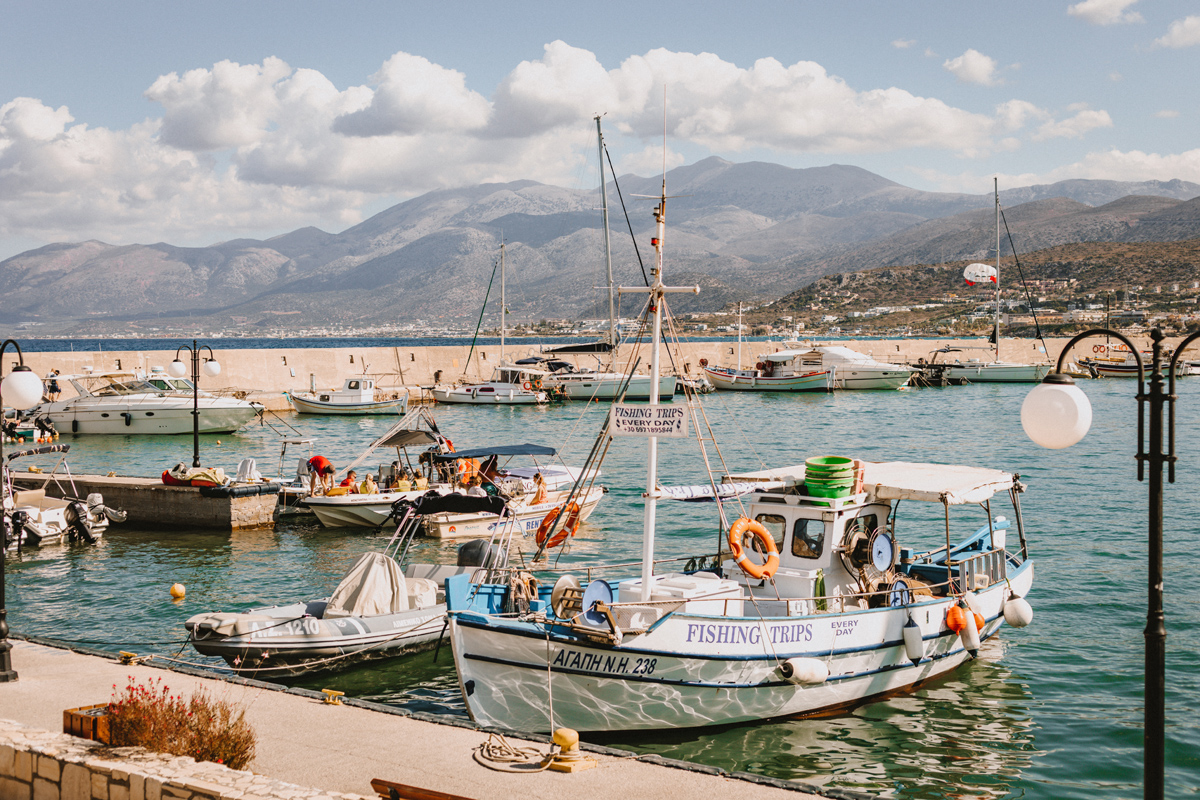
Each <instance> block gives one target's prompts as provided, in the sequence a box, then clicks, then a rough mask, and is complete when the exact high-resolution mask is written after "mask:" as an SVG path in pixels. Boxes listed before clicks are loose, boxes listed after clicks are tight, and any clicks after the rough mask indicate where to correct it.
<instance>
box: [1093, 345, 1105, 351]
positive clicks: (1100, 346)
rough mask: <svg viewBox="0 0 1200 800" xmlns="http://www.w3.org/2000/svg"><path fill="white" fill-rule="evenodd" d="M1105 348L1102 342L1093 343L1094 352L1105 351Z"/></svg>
mask: <svg viewBox="0 0 1200 800" xmlns="http://www.w3.org/2000/svg"><path fill="white" fill-rule="evenodd" d="M1104 349H1105V348H1104V345H1102V344H1094V345H1092V352H1093V353H1103V352H1104Z"/></svg>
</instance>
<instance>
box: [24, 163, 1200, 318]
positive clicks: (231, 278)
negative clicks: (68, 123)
mask: <svg viewBox="0 0 1200 800" xmlns="http://www.w3.org/2000/svg"><path fill="white" fill-rule="evenodd" d="M618 186H619V191H620V194H619V195H618V191H617V190H618ZM666 186H667V190H668V193H669V194H670V195H672V196H673V197H672V199H670V200H668V203H667V236H666V243H665V244H666V248H665V252H666V269H667V280H668V282H669V283H671V284H676V285H678V284H690V283H699V284H700V285H701V287H702V292H701V294H700V295H699V296H696V297H692V296H690V295H679V296H677V298H676V299H675V301H674V302H673V303H672V306H673V308H674V309H675V310H676V311H677V312H682V311H688V310H715V309H718V308H721V307H723V306H725V305H726V304H728V303H729V302H731V301H736V300H748V301H762V300H774V299H777V298H779V297H782V296H784V295H786V294H788V293H789V292H792V291H794V290H796V289H798V288H800V287H802V286H804V285H806V284H808V283H811V282H812V281H813V280H815V279H816V278H818V277H820V276H821V275H825V274H830V273H836V272H845V271H851V270H861V269H870V268H874V267H882V266H900V265H908V264H923V263H924V264H932V263H941V262H945V261H954V260H962V259H973V260H986V259H987V258H989V257H990V256H989V254H990V253H992V252H993V248H994V247H995V227H996V222H995V211H994V202H993V196H992V194H991V193H990V192H987V193H983V194H979V195H970V194H952V193H942V192H925V191H919V190H916V189H911V188H908V187H905V186H902V185H900V184H898V183H895V182H893V181H890V180H888V179H886V178H883V177H881V176H879V175H876V174H874V173H871V172H868V171H866V170H863V169H860V168H858V167H853V166H844V165H831V166H826V167H815V168H808V169H792V168H788V167H783V166H780V165H777V164H768V163H762V162H750V163H732V162H729V161H725V160H723V159H719V158H715V157H714V158H707V159H705V160H703V161H700V162H698V163H695V164H692V165H688V166H682V167H678V168H676V169H674V170H671V171H670V172H669V173H668V174H667V176H666ZM608 188H609V192H608V194H609V207H610V217H611V228H612V243H613V268H614V272H615V275H616V282H617V283H618V284H624V285H631V284H641V283H642V282H643V268H642V267H641V266H639V260H638V259H639V253H638V252H635V248H634V245H633V241H632V240H631V237H630V234H629V228H632V231H633V233H634V235H635V236H636V240H637V247H638V248H639V249H640V258H641V259H642V260H643V261H645V266H644V269H645V270H646V271H648V270H649V261H650V260H651V259H652V257H653V254H652V251H651V250H650V242H649V234H650V232H651V231H652V229H653V219H652V217H651V214H650V210H651V207H652V205H653V203H654V201H653V200H651V199H647V198H646V197H644V196H645V195H649V196H651V197H653V196H657V195H658V194H659V192H660V190H661V188H662V178H661V177H657V178H641V177H637V176H632V175H627V176H624V177H622V178H621V179H620V180H619V181H617V182H615V183H610V184H609V187H608ZM639 195H640V196H639ZM1000 201H1001V206H1002V208H1003V209H1004V221H1003V224H1004V225H1005V226H1007V229H1008V230H1009V231H1011V234H1012V238H1013V243H1014V244H1015V246H1016V248H1017V251H1018V252H1019V253H1022V254H1024V253H1029V252H1032V251H1034V250H1039V249H1043V248H1047V247H1053V246H1058V245H1064V244H1069V243H1072V242H1085V241H1112V242H1142V241H1175V240H1183V239H1192V238H1197V237H1200V213H1197V212H1198V211H1200V207H1198V204H1200V185H1198V184H1194V183H1188V182H1185V181H1179V180H1173V181H1147V182H1141V183H1132V182H1118V181H1096V180H1070V181H1062V182H1059V183H1054V184H1048V185H1039V186H1027V187H1020V188H1016V189H1009V190H1006V191H1003V192H1001V194H1000ZM622 204H623V205H624V207H626V208H628V209H629V222H628V224H627V222H626V217H625V216H624V215H623V214H622ZM598 206H599V192H598V190H592V191H583V190H575V189H567V188H562V187H557V186H550V185H546V184H541V183H537V182H534V181H515V182H512V183H504V184H483V185H478V186H470V187H464V188H458V189H447V190H441V191H435V192H430V193H428V194H425V195H422V196H420V197H417V198H414V199H412V200H408V201H406V202H403V203H400V204H398V205H395V206H393V207H391V208H388V209H386V210H385V211H382V212H380V213H378V214H376V215H375V216H373V217H371V218H370V219H367V220H366V221H364V222H362V223H360V224H358V225H355V226H354V227H351V228H349V229H347V230H345V231H342V232H341V233H336V234H335V233H327V232H324V231H321V230H318V229H316V228H301V229H299V230H296V231H292V232H291V233H287V234H284V235H281V236H277V237H274V238H271V239H267V240H256V239H236V240H232V241H228V242H222V243H219V244H214V245H211V246H208V247H193V248H187V247H176V246H173V245H170V244H165V243H157V244H149V245H141V244H131V245H111V244H106V243H103V242H99V241H86V242H78V243H58V244H52V245H47V246H45V247H41V248H38V249H35V250H30V251H27V252H25V253H21V254H19V255H17V256H14V257H12V258H9V259H7V260H5V261H3V262H0V291H2V292H3V293H4V297H5V303H4V306H3V308H2V309H0V322H4V323H9V324H11V323H16V322H19V321H38V322H42V323H43V324H45V325H57V326H59V327H60V328H63V329H64V330H67V329H70V328H71V326H75V327H76V329H80V330H82V329H84V328H88V327H90V328H92V329H95V328H96V327H97V326H98V324H100V323H104V324H108V323H113V324H117V323H128V322H136V321H139V320H161V321H168V320H179V319H182V318H189V319H191V320H193V321H195V322H196V323H198V324H204V325H206V326H214V327H230V326H232V327H243V328H252V327H253V326H255V325H256V324H257V325H261V326H271V327H278V326H281V325H288V326H292V327H300V326H302V325H321V324H337V323H341V324H345V325H351V326H368V325H379V324H389V323H391V324H396V323H404V322H409V321H414V320H417V319H420V320H423V321H425V322H426V323H427V324H432V325H438V324H450V323H458V324H461V323H463V322H464V321H466V320H468V319H473V318H475V317H477V316H478V314H479V310H480V304H481V303H482V302H483V298H484V294H485V292H486V291H487V287H488V284H489V280H491V279H492V276H493V268H494V265H495V263H496V260H497V257H498V252H499V245H500V242H501V240H502V239H503V240H504V241H505V242H506V243H507V244H506V273H507V301H508V306H509V309H510V313H511V315H512V319H514V320H522V319H525V320H533V321H536V320H539V319H545V318H564V317H565V318H580V317H584V318H587V317H593V318H594V317H599V316H603V315H606V313H607V312H606V311H605V310H604V309H606V308H607V305H606V304H607V300H606V299H605V293H604V290H603V288H602V287H603V285H604V282H605V277H604V266H603V264H604V258H603V237H602V230H601V229H602V225H601V215H600V211H599V210H598ZM1001 251H1002V253H1007V252H1010V248H1009V245H1008V243H1007V238H1006V239H1005V241H1004V242H1003V243H1002V246H1001ZM498 281H499V278H498V277H496V278H495V282H497V283H498ZM491 292H492V294H491V296H492V297H493V298H496V299H497V300H498V292H499V287H498V285H493V286H492V289H491ZM637 302H638V301H637V300H635V299H630V298H626V299H624V300H623V302H622V306H623V308H622V311H623V313H624V314H625V315H627V316H628V315H631V314H633V313H636V308H635V307H634V304H635V303H637ZM493 308H495V306H493Z"/></svg>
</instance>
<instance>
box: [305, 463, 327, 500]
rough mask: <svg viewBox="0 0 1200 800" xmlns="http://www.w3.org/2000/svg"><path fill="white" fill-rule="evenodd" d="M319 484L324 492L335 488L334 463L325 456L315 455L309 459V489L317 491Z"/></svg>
mask: <svg viewBox="0 0 1200 800" xmlns="http://www.w3.org/2000/svg"><path fill="white" fill-rule="evenodd" d="M318 484H319V485H320V486H321V491H323V492H327V491H329V490H330V489H332V488H333V464H331V463H330V461H329V459H328V458H326V457H325V456H313V457H312V458H310V459H309V460H308V490H309V492H310V493H311V494H316V493H317V486H318Z"/></svg>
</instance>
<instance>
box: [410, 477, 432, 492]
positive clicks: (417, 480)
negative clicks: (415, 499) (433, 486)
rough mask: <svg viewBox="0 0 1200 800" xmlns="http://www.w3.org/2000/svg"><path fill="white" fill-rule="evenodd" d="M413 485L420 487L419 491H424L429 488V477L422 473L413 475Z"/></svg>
mask: <svg viewBox="0 0 1200 800" xmlns="http://www.w3.org/2000/svg"><path fill="white" fill-rule="evenodd" d="M413 486H415V487H416V488H417V489H420V490H421V491H424V490H426V489H428V488H429V479H428V478H426V477H425V476H424V475H414V477H413Z"/></svg>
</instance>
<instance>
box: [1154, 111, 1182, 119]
mask: <svg viewBox="0 0 1200 800" xmlns="http://www.w3.org/2000/svg"><path fill="white" fill-rule="evenodd" d="M1154 116H1156V117H1158V118H1159V119H1175V118H1176V117H1178V116H1179V112H1178V111H1176V110H1175V109H1173V108H1164V109H1163V110H1162V111H1156V112H1154Z"/></svg>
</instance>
